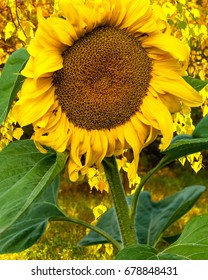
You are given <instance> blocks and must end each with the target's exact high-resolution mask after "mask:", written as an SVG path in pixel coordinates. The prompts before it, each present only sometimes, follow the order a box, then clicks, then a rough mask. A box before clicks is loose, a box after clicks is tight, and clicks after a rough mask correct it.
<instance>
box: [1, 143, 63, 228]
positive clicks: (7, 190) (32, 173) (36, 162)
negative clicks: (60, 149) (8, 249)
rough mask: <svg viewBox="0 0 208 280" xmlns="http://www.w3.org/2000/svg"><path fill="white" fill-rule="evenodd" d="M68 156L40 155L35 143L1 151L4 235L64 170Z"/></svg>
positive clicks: (8, 147)
mask: <svg viewBox="0 0 208 280" xmlns="http://www.w3.org/2000/svg"><path fill="white" fill-rule="evenodd" d="M67 157H68V155H67V153H66V154H65V153H56V152H55V151H53V150H49V151H48V152H47V153H46V154H42V153H40V152H39V151H38V150H37V148H36V147H35V145H34V143H33V141H31V140H21V141H16V142H12V143H10V144H9V145H8V146H7V147H6V148H5V149H3V150H2V151H1V152H0V233H3V232H5V231H6V230H7V229H9V228H10V227H11V226H12V225H13V224H15V223H16V221H17V220H18V219H19V218H20V216H22V215H23V214H24V213H25V212H26V211H27V209H28V208H29V207H30V205H31V204H32V203H33V202H34V201H35V199H36V198H37V197H38V196H39V195H40V194H41V192H43V190H44V189H45V188H46V187H47V186H48V185H49V184H50V183H51V182H52V181H53V180H54V178H55V177H56V176H57V175H58V174H59V173H60V172H61V170H63V168H64V166H65V163H66V160H67Z"/></svg>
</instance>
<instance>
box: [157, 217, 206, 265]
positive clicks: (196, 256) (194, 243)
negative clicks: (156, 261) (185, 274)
mask: <svg viewBox="0 0 208 280" xmlns="http://www.w3.org/2000/svg"><path fill="white" fill-rule="evenodd" d="M164 253H165V254H175V255H178V256H179V257H184V258H187V259H191V260H208V214H206V215H202V216H197V217H194V218H192V219H191V220H190V221H189V222H188V223H187V225H186V226H185V228H184V231H183V232H182V234H181V236H180V237H179V239H178V240H177V241H176V242H175V243H173V244H172V245H171V246H170V247H168V248H167V249H165V250H164V251H163V252H161V254H164Z"/></svg>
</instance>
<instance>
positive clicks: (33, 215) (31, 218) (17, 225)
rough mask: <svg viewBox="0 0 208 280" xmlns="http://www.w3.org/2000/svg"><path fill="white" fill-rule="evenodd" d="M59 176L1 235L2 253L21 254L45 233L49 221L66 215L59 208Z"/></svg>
mask: <svg viewBox="0 0 208 280" xmlns="http://www.w3.org/2000/svg"><path fill="white" fill-rule="evenodd" d="M58 189H59V176H57V177H56V179H55V180H54V181H53V182H52V183H51V184H50V185H49V186H47V188H45V189H44V190H43V191H42V192H40V193H39V194H38V196H37V197H36V198H35V199H34V200H33V201H32V203H31V204H30V205H29V207H27V209H25V211H23V212H22V214H21V215H20V216H19V217H18V218H17V219H16V220H15V221H14V223H13V224H12V225H11V226H9V227H8V228H7V229H6V230H5V231H3V232H2V233H0V253H1V254H6V253H14V252H20V251H22V250H25V249H27V248H28V247H30V246H32V245H33V244H34V243H35V242H36V241H37V240H38V239H39V238H40V237H41V236H42V235H43V233H44V232H45V230H46V227H47V224H48V221H49V220H53V219H54V218H57V217H65V215H64V214H63V213H62V212H61V210H59V208H58V207H57V205H56V203H57V195H58Z"/></svg>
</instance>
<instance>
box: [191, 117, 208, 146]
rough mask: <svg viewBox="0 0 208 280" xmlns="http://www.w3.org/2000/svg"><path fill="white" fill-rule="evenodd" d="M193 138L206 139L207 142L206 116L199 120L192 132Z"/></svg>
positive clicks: (207, 122) (207, 121) (207, 120)
mask: <svg viewBox="0 0 208 280" xmlns="http://www.w3.org/2000/svg"><path fill="white" fill-rule="evenodd" d="M193 137H194V138H207V142H208V116H206V117H204V118H203V119H201V121H200V122H199V123H198V124H197V126H196V127H195V129H194V132H193Z"/></svg>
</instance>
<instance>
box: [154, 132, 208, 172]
mask: <svg viewBox="0 0 208 280" xmlns="http://www.w3.org/2000/svg"><path fill="white" fill-rule="evenodd" d="M181 138H182V139H179V138H178V137H177V136H176V139H173V142H172V143H171V144H170V146H169V147H168V148H167V149H166V150H165V151H164V154H165V156H164V157H163V158H162V159H161V160H160V162H159V163H158V165H157V166H156V167H155V168H154V169H153V170H152V174H153V173H155V172H156V171H158V170H159V169H161V168H163V167H165V166H167V165H168V164H169V163H171V162H173V161H174V160H176V159H178V158H180V157H183V156H186V155H190V154H193V153H197V152H202V151H206V150H208V138H194V137H188V138H187V137H185V136H181ZM178 139H179V140H178Z"/></svg>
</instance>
